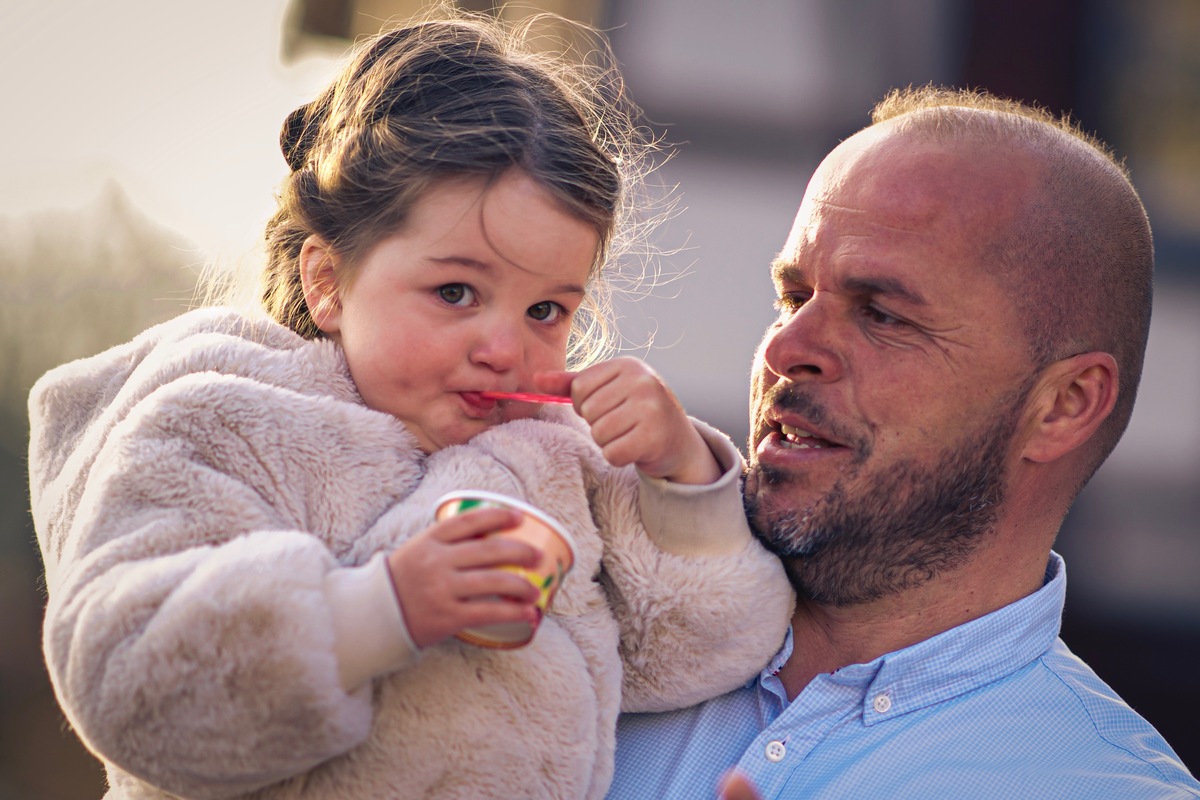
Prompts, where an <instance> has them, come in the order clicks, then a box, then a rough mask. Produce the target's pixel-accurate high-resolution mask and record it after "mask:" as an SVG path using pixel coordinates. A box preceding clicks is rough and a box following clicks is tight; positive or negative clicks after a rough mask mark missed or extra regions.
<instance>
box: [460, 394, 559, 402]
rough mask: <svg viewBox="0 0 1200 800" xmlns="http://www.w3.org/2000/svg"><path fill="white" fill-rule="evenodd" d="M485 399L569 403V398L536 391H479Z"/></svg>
mask: <svg viewBox="0 0 1200 800" xmlns="http://www.w3.org/2000/svg"><path fill="white" fill-rule="evenodd" d="M479 396H480V397H482V398H484V399H485V400H513V401H515V402H518V403H565V404H570V402H571V398H569V397H561V396H559V395H557V394H537V393H536V392H480V393H479Z"/></svg>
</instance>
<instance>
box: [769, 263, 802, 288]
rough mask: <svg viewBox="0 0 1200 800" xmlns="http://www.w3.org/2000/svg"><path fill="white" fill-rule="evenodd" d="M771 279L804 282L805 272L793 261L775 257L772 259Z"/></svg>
mask: <svg viewBox="0 0 1200 800" xmlns="http://www.w3.org/2000/svg"><path fill="white" fill-rule="evenodd" d="M771 280H773V281H774V282H775V283H802V282H803V280H804V273H802V272H801V271H800V268H799V267H797V266H796V265H795V264H793V263H792V262H791V261H788V260H786V259H784V258H774V259H771Z"/></svg>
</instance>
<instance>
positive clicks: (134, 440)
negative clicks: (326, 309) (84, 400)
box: [31, 374, 415, 798]
mask: <svg viewBox="0 0 1200 800" xmlns="http://www.w3.org/2000/svg"><path fill="white" fill-rule="evenodd" d="M247 387H250V388H247ZM260 389H262V387H259V386H258V385H256V384H253V383H252V382H250V381H247V380H244V379H241V378H233V377H230V376H220V375H215V374H197V375H191V376H188V377H186V378H183V379H180V380H177V381H172V382H171V383H170V384H169V385H167V386H164V387H162V388H160V389H158V390H156V391H154V392H153V393H151V394H150V395H149V396H147V397H146V398H145V399H144V400H142V401H140V402H139V403H137V404H136V405H135V406H134V407H133V409H132V410H131V412H130V413H129V414H128V415H127V416H126V417H125V418H124V419H122V420H121V421H119V422H117V423H116V424H115V425H114V426H112V428H111V430H108V431H105V432H104V435H103V436H102V437H101V438H102V439H103V441H102V442H100V443H98V445H97V447H96V452H95V454H94V459H92V460H91V463H90V466H89V467H88V468H87V469H86V474H85V475H83V476H82V477H81V478H80V481H79V482H81V485H82V486H83V487H84V488H82V489H80V490H78V498H77V501H76V500H75V498H74V495H73V494H72V497H71V504H72V505H73V506H74V509H73V511H72V513H70V514H55V513H49V514H40V515H39V516H40V518H41V519H42V520H43V522H42V524H41V525H40V526H39V530H38V535H39V540H40V543H41V545H42V550H43V557H44V559H45V560H46V568H47V583H48V590H49V601H48V606H47V611H46V617H45V626H44V648H45V652H46V660H47V665H48V668H49V672H50V675H51V678H52V680H53V684H54V687H55V691H56V693H57V695H58V698H59V701H60V703H61V705H62V707H63V708H64V710H65V711H66V714H67V716H68V719H69V721H70V723H71V725H72V726H73V727H74V728H75V730H76V731H77V732H78V734H79V736H80V737H81V739H82V740H83V741H84V742H85V743H86V744H87V746H88V747H89V748H91V749H92V750H93V751H94V752H96V753H97V754H99V755H100V756H101V757H102V758H104V759H105V760H107V761H109V762H111V763H114V764H116V765H118V766H119V767H121V768H122V769H123V770H125V771H127V772H129V773H131V774H132V775H135V776H137V777H139V778H141V779H142V780H144V781H146V782H148V783H150V784H153V785H155V786H157V787H160V788H162V789H164V790H166V791H169V792H172V793H175V794H179V795H181V796H186V797H195V798H221V797H232V796H236V795H240V794H242V793H245V792H247V791H250V790H253V789H255V788H258V787H261V786H265V785H267V784H270V783H273V782H276V781H278V780H281V779H284V778H288V777H291V776H295V775H299V774H301V773H303V772H305V771H307V770H309V769H310V768H312V767H313V766H314V765H316V764H318V763H320V762H322V761H325V760H327V759H330V758H332V757H335V756H338V755H339V754H342V753H345V752H346V751H348V750H350V749H351V748H353V747H354V746H355V745H356V744H358V743H360V742H362V741H363V740H364V739H365V738H366V737H367V735H368V733H369V730H370V726H371V721H372V705H371V692H370V688H369V687H364V688H363V689H361V690H359V691H356V692H352V693H350V692H347V691H345V690H344V689H343V687H342V683H341V681H340V680H339V671H338V664H337V659H336V656H335V646H334V645H335V638H336V635H335V629H334V619H333V614H332V612H331V609H330V604H329V601H328V598H327V596H326V588H327V578H328V576H329V575H331V574H332V573H334V572H335V571H336V570H338V569H339V565H338V558H337V555H338V554H337V553H336V552H335V551H338V550H342V551H345V550H348V548H349V547H350V544H351V542H353V541H354V539H355V538H356V534H358V533H361V532H356V531H353V530H337V529H336V528H337V522H336V521H337V520H338V519H339V518H340V517H339V513H340V512H339V509H338V508H336V507H335V506H336V504H337V503H338V502H339V498H338V492H337V491H335V487H334V486H331V485H329V484H330V482H331V481H334V482H336V480H337V478H338V477H339V476H343V475H345V474H352V475H355V476H356V479H357V480H360V481H363V482H368V483H369V482H379V484H380V485H388V482H389V481H391V482H392V483H391V485H393V486H399V484H400V483H402V482H399V481H397V477H396V473H398V472H401V471H402V468H401V466H400V461H399V459H398V458H393V459H387V460H386V461H385V463H377V464H372V463H370V460H363V459H356V457H355V455H354V453H355V448H351V447H339V446H337V444H329V445H328V446H322V445H321V443H322V442H324V443H338V442H344V441H346V439H345V437H346V436H347V433H348V431H350V430H354V431H356V435H357V436H359V437H360V438H367V439H369V438H371V437H372V436H377V437H382V439H386V438H387V437H388V436H393V437H394V436H395V431H394V430H390V429H388V426H389V423H391V424H392V425H393V427H394V421H389V420H387V419H383V418H382V417H383V415H376V417H379V418H380V419H379V420H378V422H377V424H378V426H380V428H379V430H374V431H373V430H371V424H376V423H371V422H369V421H368V422H367V423H366V428H365V429H364V428H363V424H364V420H363V418H359V417H356V418H354V419H349V418H347V417H346V415H347V414H350V415H353V414H355V413H356V412H361V411H362V410H363V409H361V407H358V406H353V405H352V404H348V403H339V402H327V401H328V400H329V398H309V399H308V400H305V401H304V402H300V403H298V404H297V405H296V406H295V407H294V408H288V413H285V414H282V415H281V414H280V413H278V410H279V404H278V401H279V399H280V398H279V397H278V396H275V395H271V396H267V395H264V394H263V393H262V391H260ZM268 390H269V391H268ZM263 391H267V394H268V395H270V393H271V391H275V390H273V389H272V387H267V388H266V389H263ZM71 402H73V401H72V399H71V398H70V397H69V396H64V395H63V394H62V392H61V386H60V387H42V388H41V389H40V390H35V394H34V395H33V396H32V397H31V410H32V411H33V417H34V419H35V427H38V428H39V430H38V431H37V432H36V433H35V436H34V437H33V445H32V448H31V461H38V462H41V461H44V460H45V459H47V458H49V455H48V454H47V453H43V452H42V450H43V449H47V450H48V449H49V448H51V447H55V446H61V444H62V443H61V442H60V443H57V444H56V443H55V441H54V440H55V439H56V437H55V436H54V435H52V432H51V433H47V431H46V430H44V428H45V426H46V425H47V424H50V423H45V422H43V421H42V420H46V419H51V420H52V419H53V418H54V417H55V414H56V409H57V408H58V406H59V405H60V404H63V403H68V404H69V403H71ZM297 432H304V435H302V436H299V435H296V434H297ZM79 438H86V437H85V436H84V434H83V433H80V434H79ZM285 445H286V446H285ZM377 452H381V451H377ZM372 470H374V471H373V472H372ZM31 474H37V471H36V470H34V469H32V468H31ZM414 479H415V476H414ZM31 488H32V489H33V494H34V503H35V507H39V508H51V507H53V506H54V505H55V504H56V503H58V502H61V500H62V498H55V497H53V496H50V495H53V494H54V492H55V491H61V487H60V489H53V488H49V487H48V486H46V485H41V484H40V483H38V482H37V481H36V479H35V481H34V484H33V485H32V487H31ZM71 491H72V492H75V491H76V490H71ZM395 499H396V497H395V496H392V497H390V498H389V497H388V496H387V492H381V493H379V500H378V502H379V504H380V507H379V508H378V509H374V510H373V509H369V508H368V509H362V516H363V518H366V519H369V518H370V517H371V516H372V515H374V516H378V515H379V514H381V513H382V511H383V510H384V507H386V504H387V503H388V502H394V501H395ZM345 502H350V501H348V500H347V501H345ZM35 513H36V512H35ZM55 520H64V521H65V520H69V521H70V522H69V526H68V527H66V528H60V527H58V526H57V525H56V524H55V522H54V521H55Z"/></svg>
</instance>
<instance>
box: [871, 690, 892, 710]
mask: <svg viewBox="0 0 1200 800" xmlns="http://www.w3.org/2000/svg"><path fill="white" fill-rule="evenodd" d="M871 705H872V706H873V707H874V708H875V710H876V711H878V712H879V713H880V714H886V713H887V712H888V709H889V708H891V707H892V698H890V697H888V696H887V695H886V694H877V695H875V699H874V700H873V701H871Z"/></svg>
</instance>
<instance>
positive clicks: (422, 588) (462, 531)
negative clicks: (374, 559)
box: [387, 508, 541, 648]
mask: <svg viewBox="0 0 1200 800" xmlns="http://www.w3.org/2000/svg"><path fill="white" fill-rule="evenodd" d="M520 521H521V515H520V514H518V513H517V512H515V511H511V510H509V509H503V508H486V509H480V510H477V511H470V512H467V513H465V514H460V515H457V516H453V517H449V518H447V519H445V520H442V521H441V522H435V523H434V524H433V525H430V526H429V527H428V528H426V529H425V530H423V531H421V532H420V533H419V534H417V535H416V536H414V537H413V538H411V539H409V540H408V541H407V542H405V543H404V544H402V545H400V546H399V547H397V548H396V549H395V550H393V551H392V552H391V554H390V555H389V556H388V559H387V561H388V570H389V572H390V573H391V577H392V587H393V588H394V589H395V591H396V597H397V599H398V600H399V601H400V610H401V612H402V613H403V614H404V622H405V624H406V625H407V626H408V633H409V635H410V636H411V637H412V640H413V643H414V644H416V645H417V647H421V648H424V647H428V646H429V645H433V644H437V643H438V642H440V641H442V640H443V639H445V638H446V637H448V636H451V635H453V634H455V633H458V632H459V631H461V630H463V629H465V628H474V627H477V626H480V625H495V624H500V623H506V622H520V621H526V622H531V623H533V622H536V621H537V610H536V606H535V603H536V601H537V599H538V596H539V593H538V590H537V589H536V588H535V587H534V586H532V585H531V584H530V583H529V581H527V580H525V579H524V578H522V577H521V576H520V575H517V574H515V573H513V572H509V571H508V570H504V569H500V567H501V566H505V565H515V566H519V567H533V566H535V565H536V564H537V562H538V559H539V558H540V557H541V554H540V553H539V552H538V550H537V549H536V548H534V547H531V546H530V545H528V544H526V543H524V542H519V541H516V540H514V539H509V538H507V537H504V536H487V535H486V534H489V533H492V532H494V531H498V530H504V529H506V528H512V527H515V526H516V525H518V524H519V523H520Z"/></svg>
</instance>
